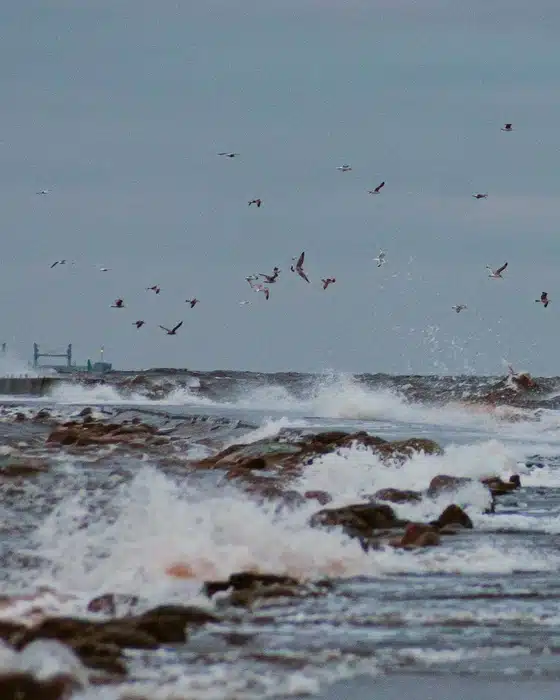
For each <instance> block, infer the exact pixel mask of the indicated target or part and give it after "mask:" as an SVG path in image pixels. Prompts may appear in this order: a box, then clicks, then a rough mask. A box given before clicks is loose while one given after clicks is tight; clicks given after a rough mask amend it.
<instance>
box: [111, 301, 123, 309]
mask: <svg viewBox="0 0 560 700" xmlns="http://www.w3.org/2000/svg"><path fill="white" fill-rule="evenodd" d="M111 308H112V309H124V301H123V300H122V299H115V301H114V302H113V303H112V304H111Z"/></svg>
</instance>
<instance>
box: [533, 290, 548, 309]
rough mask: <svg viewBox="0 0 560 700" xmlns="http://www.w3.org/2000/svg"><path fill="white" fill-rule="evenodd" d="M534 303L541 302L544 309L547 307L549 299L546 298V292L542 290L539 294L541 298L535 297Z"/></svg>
mask: <svg viewBox="0 0 560 700" xmlns="http://www.w3.org/2000/svg"><path fill="white" fill-rule="evenodd" d="M535 303H537V304H542V305H543V306H544V308H545V309H546V307H547V306H548V305H549V303H550V299H549V298H548V292H543V293H542V294H541V298H540V299H535Z"/></svg>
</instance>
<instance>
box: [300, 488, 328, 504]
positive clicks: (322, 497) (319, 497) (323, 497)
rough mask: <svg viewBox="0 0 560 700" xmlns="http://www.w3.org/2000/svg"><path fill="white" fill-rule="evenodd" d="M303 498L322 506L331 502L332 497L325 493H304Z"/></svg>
mask: <svg viewBox="0 0 560 700" xmlns="http://www.w3.org/2000/svg"><path fill="white" fill-rule="evenodd" d="M303 497H304V498H306V499H307V500H309V501H317V502H318V503H319V504H320V505H322V506H326V505H327V503H330V502H331V501H332V496H331V495H330V493H327V492H326V491H306V492H305V493H304V494H303Z"/></svg>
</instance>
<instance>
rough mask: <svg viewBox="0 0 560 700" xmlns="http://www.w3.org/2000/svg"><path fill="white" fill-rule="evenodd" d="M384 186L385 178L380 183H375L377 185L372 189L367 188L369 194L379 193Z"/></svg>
mask: <svg viewBox="0 0 560 700" xmlns="http://www.w3.org/2000/svg"><path fill="white" fill-rule="evenodd" d="M384 187H385V180H383V182H382V183H381V184H380V185H377V187H376V188H375V189H374V190H368V192H369V193H370V194H379V193H380V192H381V190H382V189H383V188H384Z"/></svg>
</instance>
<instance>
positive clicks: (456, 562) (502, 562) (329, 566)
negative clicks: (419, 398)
mask: <svg viewBox="0 0 560 700" xmlns="http://www.w3.org/2000/svg"><path fill="white" fill-rule="evenodd" d="M432 459H434V458H432ZM340 464H341V466H342V465H343V464H346V462H344V461H341V463H340ZM416 464H417V466H418V468H419V469H421V465H422V458H420V457H419V458H418V461H417V462H416ZM393 471H395V472H396V471H397V470H393ZM435 471H437V470H435ZM448 471H449V470H448ZM349 480H350V481H352V480H353V481H354V484H355V487H357V486H358V484H357V482H356V478H355V476H354V477H353V476H352V475H350V476H349ZM361 483H363V482H361ZM346 494H347V496H348V500H350V498H349V497H350V492H349V489H347V490H346ZM472 500H473V501H474V500H475V499H474V498H473V499H472ZM480 505H481V504H480V503H479V504H478V505H475V504H473V505H472V506H471V508H472V509H473V510H476V509H477V508H479V507H480ZM316 508H317V505H316V504H313V503H310V504H308V506H306V507H303V508H301V509H298V510H295V511H290V510H287V509H283V510H282V511H280V512H277V511H276V510H275V508H274V506H273V505H267V506H259V505H257V504H256V503H255V502H254V501H252V500H250V499H248V498H247V497H245V496H243V495H242V494H239V493H236V492H235V491H234V490H231V491H229V492H225V491H224V490H223V489H220V491H219V492H216V491H214V490H212V491H208V492H206V491H203V490H200V488H199V487H196V486H195V485H194V484H193V483H189V479H186V480H182V482H181V483H180V484H177V483H175V482H174V481H173V480H171V479H170V478H168V477H166V476H164V475H163V474H161V473H159V472H158V471H156V470H154V469H152V468H150V467H145V468H143V469H142V470H141V471H139V473H138V474H137V476H136V477H135V478H134V479H133V480H132V482H131V483H129V484H127V485H125V486H122V487H121V488H120V490H118V491H117V492H116V494H115V496H114V498H113V499H112V501H111V503H110V504H109V507H108V508H106V509H105V510H104V512H103V513H101V512H99V513H96V512H93V513H92V512H91V504H89V503H88V498H87V496H86V495H85V494H81V495H78V496H76V497H75V498H73V499H71V500H69V499H66V500H64V501H63V502H62V503H61V504H60V506H59V507H58V508H57V509H55V511H54V512H53V513H52V514H51V515H50V516H49V517H48V518H47V519H46V521H45V522H44V524H43V525H42V527H41V528H40V529H39V531H38V532H37V533H36V534H37V538H36V539H37V545H38V550H39V551H40V552H41V555H42V556H43V557H45V558H46V560H49V559H50V561H51V562H52V565H51V566H50V567H49V568H48V569H47V570H45V571H44V572H43V574H42V578H41V583H50V584H54V585H55V586H56V587H57V588H60V589H62V590H65V591H74V592H76V593H77V594H82V593H83V594H88V595H90V596H91V595H93V594H94V593H96V592H103V591H106V590H111V591H116V592H129V593H140V594H142V595H143V596H148V597H149V598H150V599H153V600H163V599H169V597H170V596H171V597H172V596H174V595H180V596H181V597H182V599H185V597H186V596H187V597H188V596H189V595H191V596H194V595H196V594H197V592H198V584H196V585H195V582H197V581H200V580H202V579H209V578H221V577H227V576H228V575H229V574H231V573H232V572H235V571H239V570H243V569H256V570H260V571H268V572H278V573H289V574H292V575H296V576H299V577H311V578H314V577H318V576H325V575H330V576H355V575H372V576H384V575H387V574H396V573H415V574H418V573H426V572H441V573H459V572H460V573H508V572H512V571H549V570H558V568H559V567H560V555H558V556H557V555H547V556H545V555H544V554H542V555H540V554H539V553H538V552H531V553H530V552H529V550H528V549H526V548H525V547H523V546H520V545H515V546H511V547H504V546H503V544H498V543H494V542H493V540H492V538H491V537H492V536H491V535H490V536H489V537H488V536H487V537H486V538H485V539H484V540H477V539H475V538H471V539H470V540H469V541H468V544H465V543H463V544H459V543H456V544H453V546H442V547H440V548H437V549H436V550H427V551H422V552H406V551H402V550H393V549H391V548H386V549H382V550H379V551H373V552H369V553H365V552H363V551H362V549H361V547H360V546H359V544H358V543H357V542H356V541H355V540H350V539H349V538H348V537H347V536H345V535H344V534H343V533H342V532H340V531H338V530H335V531H330V532H329V531H325V530H322V529H314V528H311V527H309V525H308V518H309V516H310V515H311V513H312V512H313V511H314V510H316ZM397 510H398V511H399V512H404V511H401V510H400V507H397ZM436 510H437V507H435V509H434V512H436ZM85 522H87V524H88V525H87V527H84V523H85ZM177 564H181V565H183V566H184V572H186V573H182V574H181V578H179V579H177V578H176V577H174V576H170V575H169V574H168V573H166V572H167V571H168V570H169V567H171V566H173V565H177ZM183 575H184V576H185V577H186V578H188V579H191V580H184V579H183V578H182V577H183ZM36 583H39V582H36Z"/></svg>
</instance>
